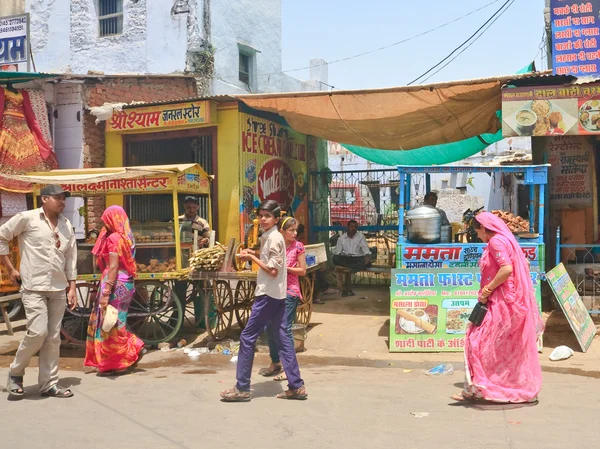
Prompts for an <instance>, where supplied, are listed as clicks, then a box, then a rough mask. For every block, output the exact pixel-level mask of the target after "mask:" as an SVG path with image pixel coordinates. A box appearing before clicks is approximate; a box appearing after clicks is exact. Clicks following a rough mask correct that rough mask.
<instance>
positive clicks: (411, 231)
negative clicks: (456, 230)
mask: <svg viewBox="0 0 600 449" xmlns="http://www.w3.org/2000/svg"><path fill="white" fill-rule="evenodd" d="M405 223H406V231H407V238H408V241H409V242H411V243H438V242H439V241H440V236H441V226H442V217H441V216H440V214H439V212H438V211H437V209H436V208H435V207H431V206H428V205H425V204H424V205H422V206H417V207H415V208H414V209H411V210H409V211H408V212H406V218H405Z"/></svg>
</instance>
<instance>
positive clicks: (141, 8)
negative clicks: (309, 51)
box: [0, 0, 327, 94]
mask: <svg viewBox="0 0 600 449" xmlns="http://www.w3.org/2000/svg"><path fill="white" fill-rule="evenodd" d="M4 1H8V0H0V2H4ZM10 1H11V2H12V1H14V0H10ZM205 1H209V2H210V12H211V36H210V40H211V43H212V45H213V46H214V48H215V49H216V53H215V78H214V80H213V83H212V93H213V94H229V93H246V92H248V91H249V89H248V87H247V86H245V85H244V84H243V83H242V82H240V81H239V79H238V69H239V48H238V44H242V45H245V46H247V47H248V48H252V49H255V50H256V53H255V54H256V57H255V58H256V65H255V76H256V82H255V84H254V86H253V89H252V90H253V91H254V92H280V91H304V90H316V89H321V88H322V86H324V85H323V84H321V83H319V82H317V81H318V80H321V81H324V82H327V81H326V79H327V66H326V65H325V66H322V67H321V69H320V70H316V71H313V72H314V73H313V75H312V76H313V77H314V78H315V79H316V80H317V81H307V82H304V81H300V80H297V79H295V78H293V77H291V76H288V75H286V74H284V73H281V70H282V68H281V60H282V58H281V32H282V22H281V21H282V14H281V5H282V0H187V6H186V8H187V9H188V10H189V11H190V12H189V13H184V14H172V13H171V8H172V7H173V4H174V2H173V0H124V8H123V9H124V16H123V34H121V35H117V36H106V37H100V36H99V30H98V28H99V24H98V14H97V0H77V1H71V0H25V10H26V11H27V12H30V13H31V41H32V49H33V53H34V58H35V62H36V68H37V70H39V71H48V72H58V73H62V72H67V73H68V72H70V73H81V74H85V73H88V71H89V70H93V71H99V72H104V73H106V74H127V73H136V74H168V73H176V72H183V71H185V70H186V63H187V52H188V50H190V49H192V50H194V49H198V47H199V46H200V45H201V44H202V43H203V42H204V39H205V36H204V34H203V33H204V28H203V25H202V18H203V11H204V6H205V5H204V2H205ZM17 3H18V2H17ZM307 63H308V61H307Z"/></svg>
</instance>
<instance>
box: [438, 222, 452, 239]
mask: <svg viewBox="0 0 600 449" xmlns="http://www.w3.org/2000/svg"><path fill="white" fill-rule="evenodd" d="M440 243H452V225H442V227H441V235H440Z"/></svg>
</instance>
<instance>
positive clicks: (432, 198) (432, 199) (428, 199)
mask: <svg viewBox="0 0 600 449" xmlns="http://www.w3.org/2000/svg"><path fill="white" fill-rule="evenodd" d="M437 201H438V196H437V193H435V192H429V193H428V194H427V195H425V199H424V200H423V203H424V204H427V205H428V206H431V207H435V208H436V210H437V211H438V213H439V214H440V216H441V217H442V226H445V225H449V224H450V220H448V216H447V215H446V212H444V211H443V210H442V209H440V208H438V207H436V205H437Z"/></svg>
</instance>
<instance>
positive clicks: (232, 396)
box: [221, 387, 252, 402]
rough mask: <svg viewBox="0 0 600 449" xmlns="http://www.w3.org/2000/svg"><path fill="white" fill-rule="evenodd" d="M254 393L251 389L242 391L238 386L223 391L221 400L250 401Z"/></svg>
mask: <svg viewBox="0 0 600 449" xmlns="http://www.w3.org/2000/svg"><path fill="white" fill-rule="evenodd" d="M251 399H252V393H250V392H249V391H240V390H238V389H237V388H236V387H233V388H231V389H229V390H223V391H221V400H222V401H223V402H250V400H251Z"/></svg>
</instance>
